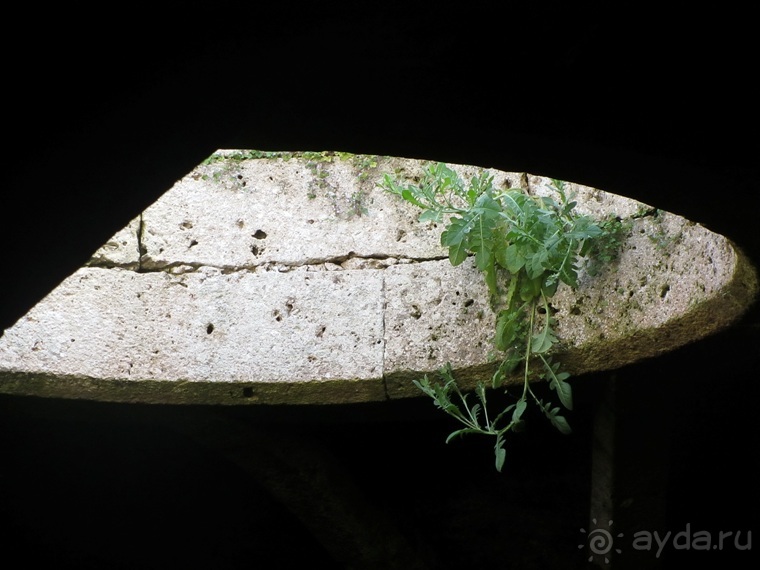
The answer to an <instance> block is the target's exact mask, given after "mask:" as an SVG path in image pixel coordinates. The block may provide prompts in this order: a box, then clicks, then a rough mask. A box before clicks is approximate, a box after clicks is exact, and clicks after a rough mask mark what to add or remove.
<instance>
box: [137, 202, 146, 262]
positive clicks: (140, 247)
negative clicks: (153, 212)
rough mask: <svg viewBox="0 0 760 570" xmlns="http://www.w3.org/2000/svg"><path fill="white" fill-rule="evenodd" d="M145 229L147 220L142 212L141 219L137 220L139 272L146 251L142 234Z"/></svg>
mask: <svg viewBox="0 0 760 570" xmlns="http://www.w3.org/2000/svg"><path fill="white" fill-rule="evenodd" d="M144 229H145V222H144V221H143V215H142V214H140V220H139V221H138V222H137V272H138V273H141V272H142V259H143V254H144V253H145V247H144V246H143V242H142V236H143V230H144Z"/></svg>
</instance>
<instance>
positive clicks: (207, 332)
mask: <svg viewBox="0 0 760 570" xmlns="http://www.w3.org/2000/svg"><path fill="white" fill-rule="evenodd" d="M212 332H214V325H212V324H211V323H209V324H208V326H207V327H206V334H211V333H212Z"/></svg>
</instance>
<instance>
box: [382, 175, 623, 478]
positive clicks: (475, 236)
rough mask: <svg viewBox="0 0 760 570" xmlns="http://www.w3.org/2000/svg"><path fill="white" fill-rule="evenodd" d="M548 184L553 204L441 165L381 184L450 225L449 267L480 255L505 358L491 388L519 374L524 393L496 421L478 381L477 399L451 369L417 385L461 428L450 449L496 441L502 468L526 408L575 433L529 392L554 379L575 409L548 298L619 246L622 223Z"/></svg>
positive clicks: (424, 217) (445, 240)
mask: <svg viewBox="0 0 760 570" xmlns="http://www.w3.org/2000/svg"><path fill="white" fill-rule="evenodd" d="M552 182H553V190H554V193H555V194H556V198H553V197H549V196H540V197H538V196H531V195H528V194H526V193H525V192H523V191H522V190H520V189H519V188H509V189H506V190H499V189H496V188H494V185H493V176H491V175H489V174H488V173H487V172H486V171H482V172H481V173H480V174H479V175H477V176H473V177H472V178H471V180H470V181H469V184H465V183H464V182H463V180H462V179H461V178H460V177H459V175H458V174H457V173H456V172H455V171H454V170H453V169H451V168H450V167H448V166H447V165H445V164H443V163H436V164H430V165H428V167H427V168H426V169H425V171H424V173H423V175H422V177H421V179H420V180H419V182H418V183H414V184H412V183H408V182H406V183H405V182H404V181H402V180H399V179H398V178H397V177H394V176H391V175H390V174H386V175H385V176H384V178H383V180H382V182H381V183H380V186H381V187H382V188H384V189H385V190H386V191H388V192H391V193H393V194H395V195H397V196H399V197H401V198H403V199H404V200H406V201H407V202H409V203H411V204H414V205H415V206H417V207H419V208H420V209H422V213H421V215H420V217H419V219H420V221H423V222H425V221H433V222H445V223H446V226H445V229H444V230H443V232H442V234H441V245H443V246H445V247H447V248H448V252H449V261H450V262H451V263H452V265H455V266H456V265H460V264H461V263H463V262H464V261H465V259H467V258H469V257H471V256H474V261H475V265H476V266H477V268H478V269H479V270H481V271H482V272H483V273H484V276H485V282H486V284H487V286H488V290H489V292H490V296H491V305H492V308H493V310H494V312H495V315H496V330H495V333H494V338H493V342H494V347H495V348H496V349H497V351H498V352H499V354H500V356H501V358H500V361H497V362H498V364H497V365H496V366H495V372H494V373H493V376H492V377H491V388H494V389H495V388H502V387H503V386H504V385H505V384H506V383H507V381H508V380H509V378H510V377H511V376H516V377H517V378H520V377H522V392H521V393H520V394H519V396H517V397H516V400H515V401H514V402H513V403H511V404H509V405H507V406H506V407H505V408H504V409H503V410H501V411H500V412H499V413H498V414H496V415H490V414H489V413H488V409H487V388H486V385H485V384H483V383H480V384H478V385H477V387H476V389H475V398H476V400H477V401H476V402H474V403H473V402H470V401H468V397H470V396H471V394H466V393H464V392H463V391H462V390H461V389H460V387H459V386H458V385H457V382H456V380H455V379H454V376H453V373H452V369H451V366H450V364H447V365H446V366H445V367H443V369H441V370H440V378H438V379H437V380H433V379H431V378H429V377H428V376H427V375H425V376H424V377H423V378H422V379H420V380H415V381H414V383H415V385H416V386H417V387H418V388H419V389H420V390H421V391H422V392H423V393H425V394H426V395H428V396H430V397H431V398H432V399H433V401H434V403H435V405H436V406H437V407H439V408H440V409H442V410H443V411H444V412H446V413H447V414H449V415H450V416H452V417H453V418H455V419H456V420H457V421H459V422H460V423H461V424H462V425H463V426H464V427H462V428H460V429H457V430H455V431H453V432H451V434H449V436H448V438H447V440H446V441H447V442H449V441H451V440H452V439H454V438H456V437H460V436H463V435H466V434H483V435H488V436H493V437H495V444H494V453H495V463H496V469H497V470H498V471H501V469H502V467H503V465H504V460H505V457H506V451H505V448H504V443H505V439H504V438H505V435H506V434H507V433H508V432H510V431H514V430H516V429H518V428H519V427H520V426H521V424H522V422H523V421H524V420H523V414H524V412H525V410H526V408H527V406H528V403H529V402H533V403H535V404H536V405H537V406H538V408H539V409H540V410H541V411H542V412H543V414H544V415H545V416H546V417H547V418H548V419H549V421H550V422H551V423H552V424H553V425H554V426H555V427H556V428H557V429H558V430H559V431H560V432H562V433H565V434H568V433H570V432H571V428H570V425H569V423H568V421H567V419H566V418H565V416H564V415H562V411H561V410H562V408H561V407H560V406H558V405H555V404H553V403H552V402H545V401H543V400H542V399H541V398H539V397H538V396H537V395H536V393H535V392H534V390H533V389H532V388H531V381H533V380H536V379H540V380H544V381H548V383H549V387H550V388H551V389H552V390H553V391H554V392H555V393H556V395H557V399H558V400H559V403H560V405H561V406H562V407H563V408H565V409H567V410H572V408H573V394H572V388H571V385H570V384H569V383H568V382H567V380H568V378H569V376H570V375H569V374H568V373H567V372H565V371H562V370H561V368H560V363H559V362H555V361H554V360H553V358H552V356H551V351H552V349H553V348H555V346H556V345H557V342H558V340H557V337H556V335H555V332H554V326H555V324H556V322H555V318H554V317H553V308H552V306H551V304H550V302H549V300H550V299H551V297H552V296H553V295H554V294H555V293H556V291H557V288H558V287H559V285H560V284H561V283H564V284H565V285H567V286H569V287H572V288H576V287H577V286H578V275H579V271H580V269H581V263H582V262H583V258H586V257H588V256H589V255H590V254H592V253H594V252H596V253H598V254H599V255H600V256H601V257H602V258H604V260H605V261H609V260H611V259H612V257H613V253H612V251H611V246H610V244H613V245H614V244H617V243H619V242H618V241H616V240H619V232H618V225H619V220H616V219H614V218H610V219H609V220H604V221H603V222H597V221H595V220H594V219H592V218H591V217H589V216H585V215H580V214H578V213H577V212H575V210H574V208H575V205H576V202H574V201H573V200H572V197H571V196H568V195H567V194H566V192H565V184H564V182H562V181H561V180H552ZM605 238H606V239H605ZM505 390H506V388H505Z"/></svg>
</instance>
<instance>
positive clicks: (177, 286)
mask: <svg viewBox="0 0 760 570" xmlns="http://www.w3.org/2000/svg"><path fill="white" fill-rule="evenodd" d="M423 166H424V163H423V162H421V161H416V160H411V159H403V158H392V157H367V156H362V155H340V154H336V153H301V154H299V153H293V154H292V155H285V156H279V157H278V156H270V157H261V158H255V155H252V154H250V153H249V154H248V156H247V157H246V158H245V159H242V160H241V159H240V157H239V156H235V153H234V152H233V151H220V153H219V156H218V158H217V160H215V161H211V162H209V163H208V164H204V165H201V166H198V167H197V168H196V169H194V170H193V171H192V172H191V173H189V174H188V175H187V176H186V177H184V178H183V179H182V180H180V181H178V182H177V184H175V186H174V187H173V188H171V189H170V190H169V191H168V192H166V194H164V195H163V196H162V197H161V198H160V199H159V200H158V201H157V202H155V203H154V204H153V205H151V206H150V207H149V208H147V209H146V210H145V212H143V213H142V214H141V215H140V216H139V217H138V218H137V219H135V220H133V221H132V222H131V223H130V224H129V225H128V226H127V227H126V228H124V229H123V230H121V231H120V232H118V233H117V234H116V235H115V236H114V237H113V238H112V239H111V240H109V241H108V242H107V243H106V244H104V246H103V247H101V248H100V249H99V250H98V251H96V252H95V253H94V254H93V256H92V258H91V260H90V261H89V263H88V264H87V265H86V266H85V267H83V268H81V269H79V270H78V271H77V272H75V273H74V274H73V275H71V276H70V277H69V278H68V279H66V280H65V281H64V282H63V283H61V285H60V286H59V287H58V288H56V289H55V290H54V291H52V292H51V293H50V294H49V295H48V296H47V297H46V298H45V299H43V300H42V301H41V302H40V303H39V304H38V305H37V306H35V307H34V308H33V309H32V310H31V311H30V312H29V313H28V314H27V315H25V316H24V317H23V318H21V319H20V320H19V321H18V322H17V323H15V324H14V326H12V327H11V328H9V329H8V330H6V331H5V332H4V335H3V336H2V337H0V393H11V394H28V395H38V396H47V397H62V398H86V399H94V400H105V401H122V402H150V403H199V404H257V403H294V404H295V403H298V404H301V403H319V404H322V403H351V402H362V401H377V400H383V399H386V398H403V397H412V396H417V395H419V392H418V391H417V389H416V388H414V386H413V385H412V383H411V380H412V379H415V378H418V377H420V376H421V375H422V374H424V373H429V372H434V371H436V370H438V369H439V368H440V367H441V366H442V365H443V364H445V363H446V362H451V364H452V366H453V367H454V369H455V370H456V371H457V374H458V378H459V379H460V380H461V381H462V382H463V384H464V385H465V386H466V387H467V386H473V385H474V383H475V382H476V381H478V380H482V379H487V378H488V377H490V374H491V369H492V364H491V358H490V356H491V341H490V339H491V335H492V332H493V329H494V315H493V312H492V311H491V309H490V306H489V303H488V295H487V291H486V288H485V285H484V283H483V279H482V276H481V275H480V274H479V273H478V272H477V270H476V269H475V268H474V267H473V265H472V263H470V262H465V263H464V264H462V265H460V266H458V267H452V266H451V265H450V264H449V262H448V258H447V252H446V250H445V249H444V248H442V247H441V246H440V231H441V228H440V227H436V225H435V224H431V223H427V224H423V223H420V222H418V221H417V217H418V215H419V212H418V211H416V210H415V208H413V207H412V206H410V205H408V204H406V203H405V202H403V201H401V200H400V199H398V198H397V197H395V196H392V195H389V194H387V193H385V192H383V191H382V190H380V189H379V188H378V183H379V181H380V180H381V179H382V176H383V175H384V174H385V173H396V174H400V175H404V176H409V177H414V176H415V175H417V174H419V172H421V169H422V168H423ZM452 167H453V168H455V169H457V170H458V171H459V172H460V174H461V175H463V176H464V177H467V178H469V177H470V176H472V175H475V174H476V173H477V172H478V171H479V170H480V169H478V168H476V167H472V166H464V165H452ZM490 172H491V173H492V174H493V175H494V180H495V183H496V185H497V186H504V187H520V188H522V189H524V190H525V191H526V192H531V193H536V194H542V193H547V192H550V191H551V190H549V182H550V181H549V180H548V179H546V178H543V177H540V176H534V175H528V174H524V173H508V172H500V171H495V170H491V171H490ZM568 186H569V191H570V192H574V193H575V194H576V196H577V198H576V199H577V201H578V209H579V210H580V211H582V212H584V213H588V214H590V215H593V216H596V217H600V216H603V215H608V214H613V215H617V216H619V217H621V218H625V219H628V220H629V221H630V228H631V230H630V233H629V235H628V236H627V237H626V240H625V243H624V245H623V248H622V250H621V253H620V256H619V258H618V260H617V261H616V263H615V264H613V265H611V266H610V267H607V268H605V269H604V271H603V272H602V273H601V274H600V275H597V276H596V277H595V278H594V279H591V278H589V277H588V275H585V274H582V275H581V282H580V287H579V288H578V289H577V290H575V291H573V290H570V289H569V288H567V287H564V288H560V290H559V291H558V293H557V295H556V296H555V298H554V299H553V301H552V305H553V307H554V309H555V310H556V312H557V317H558V325H557V333H558V337H559V339H560V341H561V345H560V350H559V352H560V357H561V358H562V359H563V361H564V362H565V363H566V367H567V368H568V369H569V370H570V371H572V372H574V373H576V374H580V373H585V372H593V371H599V370H608V369H614V368H618V367H621V366H624V365H626V364H629V363H632V362H635V361H637V360H640V359H642V358H649V357H653V356H656V355H657V354H661V353H663V352H665V351H668V350H672V349H674V348H677V347H678V346H682V345H684V344H687V343H690V342H694V341H696V340H698V339H700V338H704V337H705V336H707V335H710V334H712V333H714V332H716V331H718V330H720V329H721V328H725V327H727V326H729V325H730V324H731V323H732V322H733V321H734V320H735V319H737V318H738V317H739V316H740V315H741V314H742V313H743V312H744V311H745V310H746V308H747V307H748V306H749V304H750V303H751V302H752V300H753V299H754V296H755V295H756V292H757V275H756V272H755V270H754V268H753V267H752V266H751V264H750V263H749V262H748V260H747V259H746V258H745V257H744V256H743V255H742V254H741V252H740V251H738V250H737V248H735V247H734V246H733V244H732V243H731V242H730V241H729V240H728V239H726V238H724V237H723V236H720V235H717V234H715V233H712V232H709V231H708V230H706V229H705V228H703V227H701V226H699V225H698V224H695V223H693V222H691V221H688V220H685V219H684V218H682V217H680V216H676V215H674V214H671V213H668V212H663V211H659V210H656V209H655V208H652V207H650V206H648V205H646V204H642V203H640V202H637V201H634V200H630V199H627V198H624V197H622V196H616V195H613V194H609V193H606V192H603V191H601V190H598V189H594V188H588V187H585V186H581V185H577V184H569V185H568Z"/></svg>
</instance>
